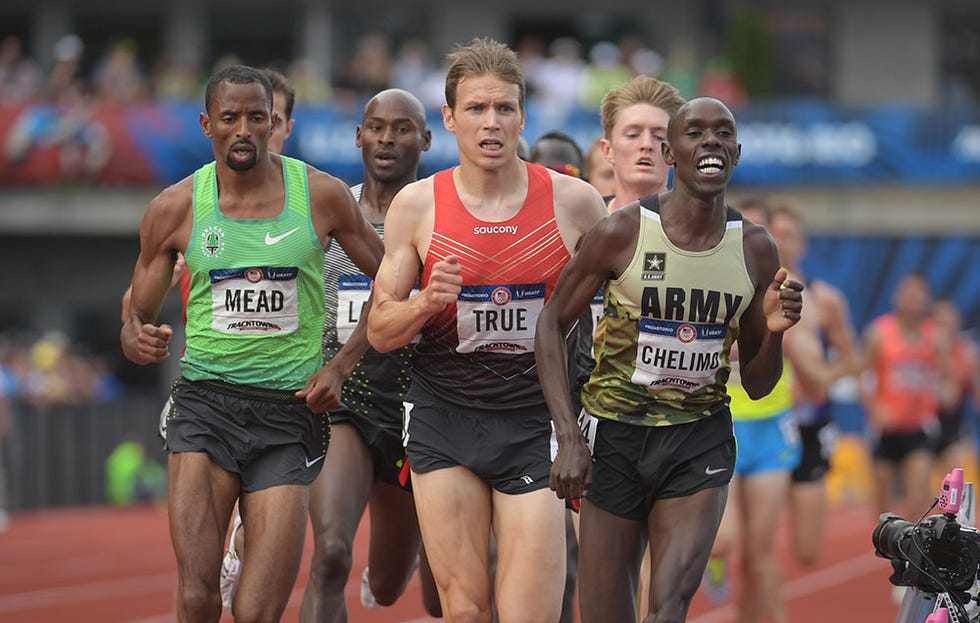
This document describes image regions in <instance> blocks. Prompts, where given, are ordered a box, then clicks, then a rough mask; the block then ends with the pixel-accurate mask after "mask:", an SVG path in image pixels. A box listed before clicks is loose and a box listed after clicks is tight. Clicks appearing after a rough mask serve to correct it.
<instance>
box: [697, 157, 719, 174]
mask: <svg viewBox="0 0 980 623" xmlns="http://www.w3.org/2000/svg"><path fill="white" fill-rule="evenodd" d="M697 168H698V172H700V173H704V174H705V175H717V174H718V173H721V172H722V171H723V170H724V168H725V163H724V162H723V161H722V159H721V158H715V157H714V156H708V157H707V158H701V159H700V160H698V164H697Z"/></svg>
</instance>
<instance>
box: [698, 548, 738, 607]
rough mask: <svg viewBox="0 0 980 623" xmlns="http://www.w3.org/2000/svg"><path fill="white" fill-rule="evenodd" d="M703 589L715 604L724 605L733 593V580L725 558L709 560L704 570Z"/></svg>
mask: <svg viewBox="0 0 980 623" xmlns="http://www.w3.org/2000/svg"><path fill="white" fill-rule="evenodd" d="M701 587H702V588H704V592H705V594H706V595H707V596H708V599H709V600H711V603H713V604H723V603H725V601H727V600H728V596H729V595H730V594H731V592H732V580H731V578H730V577H729V576H728V565H727V563H726V562H725V559H724V558H716V557H713V558H709V559H708V566H707V567H705V570H704V578H703V579H702V581H701Z"/></svg>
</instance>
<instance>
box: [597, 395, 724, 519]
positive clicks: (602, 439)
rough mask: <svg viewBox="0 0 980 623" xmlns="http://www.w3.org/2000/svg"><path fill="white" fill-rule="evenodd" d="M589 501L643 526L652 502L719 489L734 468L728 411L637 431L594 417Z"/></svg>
mask: <svg viewBox="0 0 980 623" xmlns="http://www.w3.org/2000/svg"><path fill="white" fill-rule="evenodd" d="M596 420H597V422H596V429H595V445H594V447H593V452H592V460H593V466H592V485H591V486H590V487H589V495H588V499H589V502H591V503H593V504H595V505H596V506H598V507H599V508H601V509H603V510H605V511H607V512H610V513H612V514H614V515H617V516H619V517H624V518H626V519H633V520H636V521H646V518H647V516H648V515H649V514H650V510H651V508H653V503H654V501H655V500H660V499H668V498H679V497H685V496H688V495H692V494H694V493H697V492H698V491H701V490H703V489H710V488H712V487H721V486H724V485H726V484H728V482H729V481H730V480H731V478H732V472H733V471H734V469H735V435H734V433H733V432H732V416H731V413H730V412H729V411H727V410H726V411H723V412H721V413H718V414H716V415H712V416H710V417H706V418H704V419H702V420H698V421H696V422H691V423H688V424H677V425H674V426H636V425H633V424H624V423H622V422H619V421H616V420H611V419H608V418H596Z"/></svg>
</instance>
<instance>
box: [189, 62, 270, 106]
mask: <svg viewBox="0 0 980 623" xmlns="http://www.w3.org/2000/svg"><path fill="white" fill-rule="evenodd" d="M222 82H228V83H231V84H253V83H258V84H261V85H262V88H263V89H264V90H265V97H266V100H267V101H268V102H269V109H270V110H271V109H272V83H271V82H270V81H269V78H267V77H266V75H265V74H264V73H262V71H261V70H258V69H256V68H254V67H249V66H248V65H229V66H228V67H225V68H224V69H221V70H219V71H217V72H215V73H214V75H212V76H211V79H210V80H208V86H207V88H206V89H205V90H204V110H210V108H209V106H210V105H211V102H212V101H213V99H214V96H215V93H216V92H217V91H218V86H219V85H220V84H221V83H222Z"/></svg>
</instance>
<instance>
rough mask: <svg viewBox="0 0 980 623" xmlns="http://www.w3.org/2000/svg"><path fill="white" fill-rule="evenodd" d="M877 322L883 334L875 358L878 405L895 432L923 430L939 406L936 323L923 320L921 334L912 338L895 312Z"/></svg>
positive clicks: (888, 426) (879, 410) (890, 428)
mask: <svg viewBox="0 0 980 623" xmlns="http://www.w3.org/2000/svg"><path fill="white" fill-rule="evenodd" d="M875 323H876V325H877V327H878V332H879V334H880V336H881V348H880V351H879V353H878V359H877V361H876V362H875V373H876V375H877V379H878V380H877V387H876V390H875V405H876V409H877V411H878V413H880V414H882V415H883V416H885V420H884V421H885V426H886V427H887V429H888V430H889V431H891V432H909V431H915V430H921V429H922V425H923V424H925V423H926V422H929V421H930V420H933V419H935V417H936V412H937V408H938V400H937V395H936V394H937V390H938V387H939V360H938V354H937V352H936V346H937V345H936V341H937V329H936V324H935V323H934V322H933V321H932V320H927V321H925V322H923V323H922V328H921V331H920V333H919V335H918V336H917V337H914V338H911V339H910V338H909V336H907V335H906V334H905V333H904V332H903V331H902V329H901V327H900V326H899V324H898V319H897V318H895V316H894V315H893V314H885V315H883V316H880V317H879V318H878V319H877V320H876V321H875Z"/></svg>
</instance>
